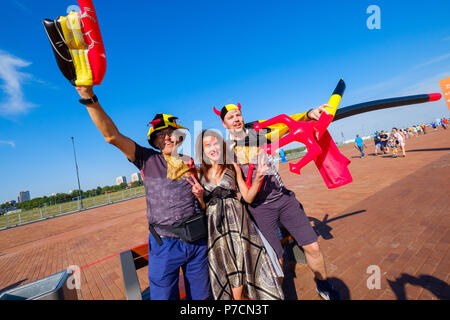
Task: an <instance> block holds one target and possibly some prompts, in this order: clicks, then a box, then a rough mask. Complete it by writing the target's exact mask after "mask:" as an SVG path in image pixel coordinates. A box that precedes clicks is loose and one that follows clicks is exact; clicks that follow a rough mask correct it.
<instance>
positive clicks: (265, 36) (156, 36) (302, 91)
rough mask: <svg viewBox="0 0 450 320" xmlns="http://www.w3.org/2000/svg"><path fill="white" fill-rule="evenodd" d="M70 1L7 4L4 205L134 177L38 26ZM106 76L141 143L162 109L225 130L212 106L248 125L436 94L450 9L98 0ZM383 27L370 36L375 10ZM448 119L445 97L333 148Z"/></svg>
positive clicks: (1, 110)
mask: <svg viewBox="0 0 450 320" xmlns="http://www.w3.org/2000/svg"><path fill="white" fill-rule="evenodd" d="M72 4H76V1H74V0H67V1H62V0H59V1H54V0H42V1H35V0H4V1H2V13H1V14H2V19H0V28H1V30H2V38H1V41H0V86H1V87H0V177H1V180H0V181H1V183H0V203H2V202H4V201H7V200H11V199H16V198H17V195H18V192H19V191H22V190H29V191H30V192H31V196H32V197H33V198H34V197H38V196H43V195H50V194H51V193H53V192H55V193H56V192H68V191H69V190H70V189H76V188H77V182H76V174H75V164H74V157H73V150H72V143H71V139H70V137H71V136H74V137H75V147H76V151H77V158H78V165H79V170H80V180H81V187H82V189H84V190H86V189H91V188H94V187H97V186H103V185H112V184H114V183H115V178H116V177H117V176H120V175H125V176H126V177H127V179H130V175H131V174H132V173H133V172H136V171H137V170H136V169H135V167H134V166H133V165H132V164H130V163H129V162H128V161H127V160H126V159H125V157H124V156H123V155H122V154H121V152H120V151H118V150H116V149H115V148H114V147H113V146H110V145H108V144H107V143H106V142H105V141H104V140H103V137H102V136H101V134H100V133H99V132H98V130H97V128H96V127H95V126H94V125H93V123H92V122H91V120H90V118H89V116H88V113H87V111H86V109H85V108H84V107H83V106H82V105H80V104H79V103H78V102H77V100H78V96H77V94H76V91H75V89H74V88H73V87H72V86H71V85H70V84H69V82H68V81H67V80H66V79H65V78H63V76H62V75H61V73H60V71H59V69H58V68H57V65H56V62H55V60H54V57H53V53H52V50H51V47H50V44H49V43H48V40H47V37H46V34H45V32H44V30H43V27H42V20H43V19H44V18H52V19H54V18H56V17H57V16H59V15H66V9H67V7H68V6H69V5H72ZM94 4H95V6H96V10H97V15H98V18H99V21H100V26H101V30H102V36H103V40H104V44H105V47H106V54H107V61H108V70H107V73H106V76H105V79H104V82H103V84H102V85H101V86H99V87H97V88H96V89H95V92H96V93H97V96H98V97H99V99H100V101H101V104H102V106H103V107H104V109H105V110H106V112H107V113H108V114H109V115H110V116H111V118H112V119H113V120H114V121H115V123H116V124H117V126H118V128H119V130H120V131H121V132H122V133H123V134H125V135H127V136H129V137H130V138H132V139H134V140H135V141H136V142H137V143H139V144H141V145H144V146H145V145H146V144H147V142H146V133H147V130H148V128H147V127H146V124H147V123H148V122H149V121H151V120H152V118H153V116H154V114H155V113H157V112H164V113H169V114H173V115H176V116H178V117H179V118H180V119H181V122H182V124H184V125H185V126H187V127H189V128H192V129H193V127H194V121H196V120H197V121H199V120H202V121H203V128H212V127H218V128H219V127H220V122H219V119H218V117H217V116H216V115H215V114H213V113H212V111H211V109H212V106H213V105H216V106H222V105H224V104H226V103H236V102H240V103H241V104H242V107H243V111H244V116H245V120H246V121H251V120H256V119H265V118H268V117H272V116H275V115H277V114H280V113H288V114H289V113H297V112H302V111H306V110H307V109H309V108H311V107H314V106H318V105H320V104H323V103H326V102H327V100H328V98H329V95H330V93H331V92H332V90H333V89H334V86H335V85H336V83H337V81H338V80H339V78H341V77H342V78H343V79H344V80H345V81H346V84H347V91H346V92H345V95H344V98H343V101H342V104H341V106H346V105H350V104H354V103H359V102H363V101H368V100H374V99H381V98H387V97H393V96H400V95H407V94H419V93H429V92H440V88H439V84H438V80H439V79H443V78H445V77H448V76H450V24H449V22H448V17H449V12H450V1H448V0H441V1H317V2H314V1H299V0H295V1H275V0H271V1H262V0H258V1H245V0H240V1H234V0H231V1H230V0H228V1H219V0H214V1H211V0H208V1H181V0H180V1H175V0H172V1H165V0H164V1H163V0H160V1H143V0H142V1H127V2H122V1H106V0H95V1H94ZM372 4H376V5H378V6H379V7H380V9H381V29H379V30H369V29H368V28H367V25H366V20H367V19H368V17H369V16H370V14H367V13H366V9H367V7H368V6H369V5H372ZM442 116H446V117H448V116H450V114H449V112H448V109H447V106H446V104H445V102H444V100H443V99H441V101H439V102H434V103H429V104H423V105H416V106H413V107H401V108H396V109H391V110H385V111H377V112H373V113H370V114H365V115H360V116H355V117H352V118H348V119H345V120H342V121H337V122H335V123H333V124H332V127H330V132H331V133H332V135H333V136H334V137H335V139H336V140H338V141H339V140H341V139H342V138H341V132H343V133H344V136H345V138H346V139H348V138H351V137H354V135H355V134H356V133H359V134H368V133H371V132H373V131H374V130H375V129H390V128H392V126H394V125H396V126H406V125H411V124H416V123H420V122H426V121H427V122H429V121H431V120H433V119H436V118H438V117H442Z"/></svg>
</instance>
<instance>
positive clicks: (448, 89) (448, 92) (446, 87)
mask: <svg viewBox="0 0 450 320" xmlns="http://www.w3.org/2000/svg"><path fill="white" fill-rule="evenodd" d="M439 84H440V85H441V89H442V93H443V94H444V99H445V101H446V102H447V107H448V110H449V111H450V77H448V78H445V79H442V80H439Z"/></svg>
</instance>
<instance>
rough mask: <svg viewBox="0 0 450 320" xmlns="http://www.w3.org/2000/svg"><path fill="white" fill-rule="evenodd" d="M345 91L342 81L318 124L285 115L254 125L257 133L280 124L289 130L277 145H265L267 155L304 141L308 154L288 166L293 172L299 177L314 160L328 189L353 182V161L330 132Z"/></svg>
mask: <svg viewBox="0 0 450 320" xmlns="http://www.w3.org/2000/svg"><path fill="white" fill-rule="evenodd" d="M344 91H345V82H344V81H343V80H342V79H341V80H339V83H338V84H337V86H336V89H335V90H334V92H333V94H332V95H331V98H330V99H329V101H328V105H330V106H331V107H327V108H326V109H327V111H328V112H329V113H325V112H323V113H322V114H321V116H320V118H319V120H318V121H314V120H311V121H296V120H294V119H292V118H291V117H289V116H287V115H285V114H282V115H279V116H276V117H274V118H272V119H269V120H266V121H263V122H259V123H254V124H253V126H254V129H255V130H256V131H261V130H262V128H264V127H268V126H272V125H275V124H279V123H281V124H284V125H285V126H286V127H287V128H288V130H289V133H288V134H286V135H285V136H283V137H282V138H280V139H279V140H278V141H277V143H276V144H275V145H274V144H265V145H264V150H265V152H266V153H267V154H271V155H274V154H276V148H275V147H274V146H276V147H277V148H281V147H283V146H285V145H287V144H289V143H291V142H293V141H297V142H301V143H303V144H304V145H305V146H306V149H307V153H306V154H305V155H304V156H303V157H302V159H301V160H300V161H298V162H297V163H295V164H293V163H289V170H290V171H291V172H293V173H296V174H300V170H301V169H302V168H303V167H304V166H305V165H307V164H308V163H309V162H311V161H313V160H314V162H315V163H316V166H317V168H318V169H319V172H320V173H321V175H322V177H323V179H324V181H325V183H326V185H327V187H328V188H330V189H331V188H337V187H340V186H343V185H345V184H348V183H350V182H352V181H353V179H352V176H351V174H350V171H349V170H348V165H349V164H350V160H349V159H347V158H346V157H345V156H344V155H343V154H342V153H341V152H340V151H339V149H338V148H337V146H336V144H335V143H334V141H333V139H332V138H331V135H330V134H329V133H328V131H327V128H328V126H329V124H330V123H331V121H332V120H333V117H334V114H335V113H336V110H337V107H338V105H339V103H340V101H341V99H342V95H343V94H344ZM272 143H273V142H272Z"/></svg>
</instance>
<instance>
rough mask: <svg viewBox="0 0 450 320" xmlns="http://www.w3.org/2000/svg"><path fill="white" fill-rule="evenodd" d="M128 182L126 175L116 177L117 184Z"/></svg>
mask: <svg viewBox="0 0 450 320" xmlns="http://www.w3.org/2000/svg"><path fill="white" fill-rule="evenodd" d="M124 182H125V183H127V177H125V176H121V177H117V178H116V184H117V185H119V184H121V183H124Z"/></svg>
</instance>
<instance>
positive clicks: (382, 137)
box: [355, 118, 448, 158]
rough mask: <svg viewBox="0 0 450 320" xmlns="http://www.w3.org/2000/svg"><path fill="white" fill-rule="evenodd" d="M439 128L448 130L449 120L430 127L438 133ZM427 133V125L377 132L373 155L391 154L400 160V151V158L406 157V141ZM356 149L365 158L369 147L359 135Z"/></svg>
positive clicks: (443, 119) (434, 122) (374, 138)
mask: <svg viewBox="0 0 450 320" xmlns="http://www.w3.org/2000/svg"><path fill="white" fill-rule="evenodd" d="M438 126H442V128H443V129H445V130H447V128H448V119H447V118H442V119H439V120H437V121H432V122H431V123H430V124H429V127H431V128H433V130H434V131H437V128H438ZM426 133H427V125H425V124H424V123H423V124H421V125H414V126H411V127H407V128H403V129H398V128H395V127H394V128H392V131H391V132H385V131H384V130H381V131H376V132H375V134H374V135H373V142H374V153H373V155H374V156H377V155H378V154H389V153H391V155H392V157H393V158H398V157H399V151H400V152H401V155H400V156H401V157H406V150H405V145H406V140H407V139H409V138H412V137H417V136H419V135H422V134H426ZM355 148H356V149H357V150H358V151H359V152H360V153H361V158H364V157H365V155H366V154H365V153H364V149H367V146H366V145H365V144H364V140H363V139H362V138H361V137H360V136H359V134H357V135H356V138H355Z"/></svg>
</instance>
